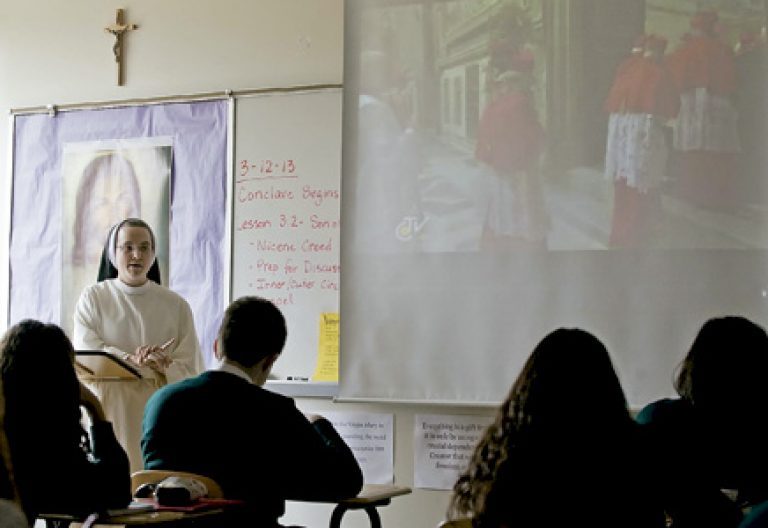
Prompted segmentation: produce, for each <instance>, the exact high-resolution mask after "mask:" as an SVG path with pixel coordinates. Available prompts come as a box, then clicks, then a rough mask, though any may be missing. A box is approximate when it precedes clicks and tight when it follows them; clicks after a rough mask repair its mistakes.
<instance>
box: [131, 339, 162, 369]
mask: <svg viewBox="0 0 768 528" xmlns="http://www.w3.org/2000/svg"><path fill="white" fill-rule="evenodd" d="M168 346H169V344H168V343H166V344H165V345H163V346H157V345H142V346H140V347H136V350H135V351H134V352H133V354H131V356H130V359H131V361H133V362H134V363H136V364H137V365H141V366H147V367H149V368H151V369H152V370H156V371H157V372H160V373H165V369H166V368H168V365H170V364H171V363H173V360H172V359H171V358H170V357H169V356H168V354H166V352H165V350H166V348H167V347H168Z"/></svg>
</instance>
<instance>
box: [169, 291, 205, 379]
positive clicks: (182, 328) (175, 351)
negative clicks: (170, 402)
mask: <svg viewBox="0 0 768 528" xmlns="http://www.w3.org/2000/svg"><path fill="white" fill-rule="evenodd" d="M179 300H180V301H181V302H180V306H179V329H178V337H177V338H176V342H175V343H174V344H173V345H171V346H170V347H169V352H168V355H169V356H170V358H171V359H172V360H173V362H172V363H171V364H170V365H169V366H168V368H167V369H166V371H165V376H166V378H167V380H168V383H173V382H175V381H180V380H182V379H184V378H189V377H192V376H196V375H197V374H199V373H200V372H202V371H203V370H204V369H205V366H204V365H203V357H202V354H201V353H200V342H199V341H198V339H197V332H195V321H194V318H193V317H192V310H191V309H190V307H189V304H187V302H186V301H185V300H183V299H182V298H181V297H179Z"/></svg>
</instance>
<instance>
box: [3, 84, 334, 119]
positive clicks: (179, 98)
mask: <svg viewBox="0 0 768 528" xmlns="http://www.w3.org/2000/svg"><path fill="white" fill-rule="evenodd" d="M342 87H343V85H342V84H306V85H299V86H278V87H271V88H255V89H252V90H225V91H223V92H206V93H198V94H190V95H166V96H162V97H147V98H143V99H120V100H114V101H98V102H86V103H70V104H63V105H53V104H49V105H45V106H30V107H24V108H11V110H10V114H11V115H13V116H16V115H26V114H51V115H55V114H56V113H57V112H66V111H69V110H94V109H98V108H120V107H123V106H137V105H150V104H163V103H184V102H190V101H214V100H219V99H229V98H232V97H248V96H257V95H270V94H280V93H294V92H312V91H318V90H330V89H339V88H342Z"/></svg>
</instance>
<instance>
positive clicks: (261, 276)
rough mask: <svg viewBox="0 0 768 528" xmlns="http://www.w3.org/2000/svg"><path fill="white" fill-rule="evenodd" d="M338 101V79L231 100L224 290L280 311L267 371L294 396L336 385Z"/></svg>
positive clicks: (338, 271) (255, 336)
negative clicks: (275, 349)
mask: <svg viewBox="0 0 768 528" xmlns="http://www.w3.org/2000/svg"><path fill="white" fill-rule="evenodd" d="M341 109H342V92H341V89H340V88H331V89H322V90H312V91H305V92H292V93H268V94H260V95H253V96H240V97H238V98H237V99H236V102H235V152H234V162H235V171H234V185H233V197H232V198H233V209H232V217H233V218H232V299H233V300H235V299H237V298H239V297H242V296H245V295H256V296H259V297H264V298H267V299H270V300H272V301H273V302H274V303H275V304H276V305H277V306H278V307H279V308H280V310H281V311H282V312H283V314H284V315H285V318H286V320H287V324H288V340H287V342H286V345H285V348H284V350H283V353H282V354H281V356H280V358H279V359H278V361H277V362H276V363H275V366H274V367H273V369H272V374H273V377H275V378H276V379H277V380H279V382H280V383H278V384H277V385H280V386H281V387H283V388H284V387H288V389H286V390H285V391H283V392H288V393H290V394H293V395H308V394H325V393H326V389H330V392H327V393H328V394H332V393H333V390H334V389H335V387H336V386H337V385H338V313H339V276H340V260H339V255H340V253H339V245H340V201H341V200H340V199H341V120H342V115H341ZM258 340H259V336H258V334H255V335H254V336H253V342H254V345H255V346H258ZM270 384H271V385H272V387H271V388H273V389H278V390H279V389H280V387H276V386H275V385H276V384H274V383H270Z"/></svg>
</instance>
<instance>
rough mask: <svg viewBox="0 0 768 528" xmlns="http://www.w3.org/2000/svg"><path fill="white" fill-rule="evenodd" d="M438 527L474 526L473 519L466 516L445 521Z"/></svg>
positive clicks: (467, 527)
mask: <svg viewBox="0 0 768 528" xmlns="http://www.w3.org/2000/svg"><path fill="white" fill-rule="evenodd" d="M438 528H472V519H470V518H469V517H466V518H464V519H454V520H452V521H443V522H441V523H440V525H439V526H438Z"/></svg>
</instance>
